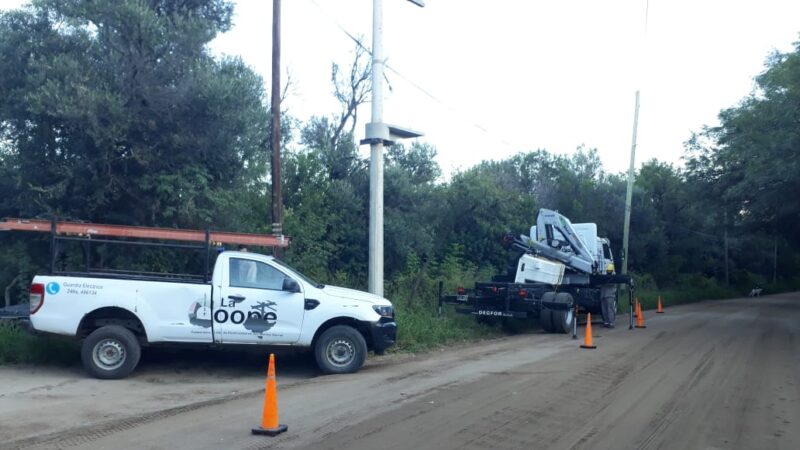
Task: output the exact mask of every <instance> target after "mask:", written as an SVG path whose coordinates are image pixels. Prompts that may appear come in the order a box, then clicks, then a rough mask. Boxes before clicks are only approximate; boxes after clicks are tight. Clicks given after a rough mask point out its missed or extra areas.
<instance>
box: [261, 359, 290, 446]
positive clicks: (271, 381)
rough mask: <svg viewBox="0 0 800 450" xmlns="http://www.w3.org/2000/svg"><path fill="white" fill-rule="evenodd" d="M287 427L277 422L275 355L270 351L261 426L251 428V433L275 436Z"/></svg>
mask: <svg viewBox="0 0 800 450" xmlns="http://www.w3.org/2000/svg"><path fill="white" fill-rule="evenodd" d="M288 429H289V427H288V426H286V425H281V424H278V386H277V382H276V381H275V355H274V354H272V353H270V354H269V368H268V369H267V383H266V390H265V391H264V410H263V412H262V413H261V426H260V427H258V428H253V434H261V435H267V436H276V435H278V434H281V433H283V432H284V431H286V430H288Z"/></svg>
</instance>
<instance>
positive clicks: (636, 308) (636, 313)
mask: <svg viewBox="0 0 800 450" xmlns="http://www.w3.org/2000/svg"><path fill="white" fill-rule="evenodd" d="M640 306H641V305H640V304H639V297H636V303H635V304H634V305H633V316H634V317H636V318H637V319H638V318H639V311H640Z"/></svg>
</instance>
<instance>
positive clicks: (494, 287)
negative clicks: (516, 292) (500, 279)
mask: <svg viewBox="0 0 800 450" xmlns="http://www.w3.org/2000/svg"><path fill="white" fill-rule="evenodd" d="M492 294H497V286H492Z"/></svg>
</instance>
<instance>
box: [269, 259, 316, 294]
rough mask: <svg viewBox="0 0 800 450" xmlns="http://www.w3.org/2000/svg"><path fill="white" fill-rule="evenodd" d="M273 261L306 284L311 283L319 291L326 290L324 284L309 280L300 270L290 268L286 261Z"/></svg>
mask: <svg viewBox="0 0 800 450" xmlns="http://www.w3.org/2000/svg"><path fill="white" fill-rule="evenodd" d="M272 261H274V262H275V263H276V264H277V265H279V266H281V267H283V268H284V269H287V270H288V271H289V272H291V273H292V274H293V275H295V276H297V277H298V278H300V279H302V280H303V281H305V282H306V283H309V284H311V285H312V286H314V287H316V288H317V289H322V288H324V287H325V285H324V284H322V283H317V282H316V281H314V280H312V279H311V278H309V277H307V276H305V275H303V274H302V273H301V272H300V271H299V270H297V269H295V268H294V267H292V266H290V265H289V264H286V262H284V261H281V260H280V259H278V258H272Z"/></svg>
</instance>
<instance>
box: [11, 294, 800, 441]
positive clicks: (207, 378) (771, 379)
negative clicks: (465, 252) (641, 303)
mask: <svg viewBox="0 0 800 450" xmlns="http://www.w3.org/2000/svg"><path fill="white" fill-rule="evenodd" d="M645 316H646V319H647V320H646V324H647V328H646V329H641V330H638V329H637V330H628V329H627V326H618V328H616V329H614V330H606V329H603V328H597V327H595V330H594V343H595V344H596V345H597V347H598V348H597V349H596V350H583V349H580V348H578V342H577V341H573V340H570V339H569V338H567V337H565V336H555V335H547V334H543V333H533V334H526V335H521V336H514V337H509V338H503V339H497V340H492V341H485V342H480V343H475V344H471V345H463V346H458V347H455V348H451V349H447V350H443V351H435V352H432V353H429V354H425V355H419V356H415V355H389V356H386V357H377V358H371V359H370V361H369V363H368V365H367V366H366V367H365V368H364V369H363V370H362V371H361V372H359V373H357V374H353V375H346V376H325V377H320V376H315V372H314V369H313V366H312V365H311V364H310V362H309V361H308V360H307V359H306V358H302V357H293V358H289V357H286V358H281V357H279V358H278V363H277V366H278V368H277V369H278V370H277V372H278V397H279V405H280V419H281V423H285V424H287V425H288V426H289V431H288V432H287V433H284V434H282V435H279V436H278V437H274V438H269V437H260V436H253V435H251V434H250V429H251V428H253V427H255V426H257V425H258V424H259V421H260V417H261V407H262V401H263V391H262V389H263V373H264V368H263V363H262V361H261V358H259V359H258V360H257V361H254V362H237V363H236V364H225V365H221V364H219V363H217V364H210V365H202V364H200V365H199V366H200V367H198V368H194V367H190V366H191V364H187V363H186V362H182V363H181V364H180V367H178V368H177V369H176V368H174V367H173V366H170V365H169V364H166V363H165V362H163V361H157V362H154V363H149V365H148V364H147V363H146V364H145V365H144V366H143V367H142V368H141V370H137V372H136V373H135V375H134V376H132V377H131V378H129V379H126V380H118V381H112V382H108V381H98V380H92V379H88V378H85V377H84V376H83V375H82V374H81V373H80V372H79V371H78V370H72V371H70V370H61V371H59V370H54V369H44V368H38V369H26V368H3V369H0V424H2V425H0V449H6V448H9V449H11V448H13V449H16V448H65V449H66V448H86V449H106V448H114V449H126V448H130V449H174V448H193V449H219V448H226V449H257V448H320V449H325V448H330V449H343V448H347V449H427V448H435V449H489V448H497V449H527V448H557V449H562V448H563V449H572V448H575V449H583V448H587V449H588V448H591V449H620V448H651V449H655V448H669V449H672V448H674V449H687V448H693V449H694V448H698V449H699V448H703V449H756V448H757V449H797V448H800V407H798V405H800V349H798V345H800V339H798V337H799V336H798V335H799V334H800V294H798V293H793V294H783V295H776V296H768V297H760V298H742V299H735V300H726V301H709V302H703V303H698V304H693V305H687V306H680V307H674V308H667V310H666V314H659V315H656V314H654V313H653V312H652V311H647V312H645ZM620 325H622V324H620ZM582 331H583V329H581V332H582ZM187 365H188V366H189V367H187Z"/></svg>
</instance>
